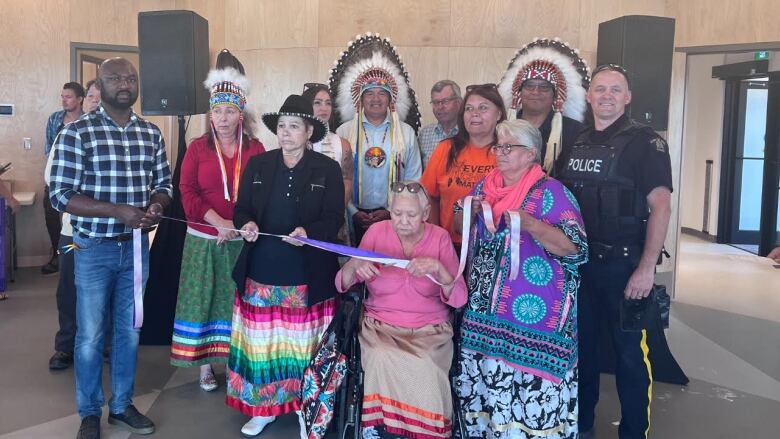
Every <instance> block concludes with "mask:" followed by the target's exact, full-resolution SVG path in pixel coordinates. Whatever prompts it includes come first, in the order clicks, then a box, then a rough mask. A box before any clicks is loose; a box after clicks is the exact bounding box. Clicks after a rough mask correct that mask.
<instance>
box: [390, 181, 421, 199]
mask: <svg viewBox="0 0 780 439" xmlns="http://www.w3.org/2000/svg"><path fill="white" fill-rule="evenodd" d="M404 189H406V190H407V191H409V193H410V194H416V193H419V192H422V193H423V194H424V195H425V196H426V197H427V196H428V192H426V191H425V187H423V185H421V184H420V183H417V182H416V181H413V182H411V183H404V182H403V181H395V182H393V184H391V185H390V190H391V191H393V192H395V193H397V194H400V193H401V192H403V191H404Z"/></svg>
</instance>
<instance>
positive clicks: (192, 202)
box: [179, 135, 265, 236]
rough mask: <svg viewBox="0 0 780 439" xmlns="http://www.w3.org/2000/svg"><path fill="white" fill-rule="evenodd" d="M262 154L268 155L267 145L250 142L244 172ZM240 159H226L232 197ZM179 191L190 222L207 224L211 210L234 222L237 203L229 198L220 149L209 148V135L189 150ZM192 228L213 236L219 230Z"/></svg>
mask: <svg viewBox="0 0 780 439" xmlns="http://www.w3.org/2000/svg"><path fill="white" fill-rule="evenodd" d="M262 152H265V148H264V147H263V144H262V143H260V142H259V141H258V140H257V139H250V141H249V145H246V144H245V145H244V150H243V152H242V155H241V162H242V164H241V172H242V173H243V172H244V170H245V169H246V165H247V163H248V162H249V159H250V158H251V157H252V156H254V155H257V154H260V153H262ZM236 157H237V154H236V155H234V156H233V157H232V158H227V157H223V158H224V159H225V169H226V170H227V180H228V190H229V191H231V194H230V195H231V197H232V195H233V194H232V190H233V166H234V164H235V160H236ZM179 190H180V191H181V204H182V206H183V207H184V213H185V214H186V215H187V220H188V221H194V222H198V223H205V222H206V221H205V220H204V219H203V216H204V215H205V214H206V212H208V211H209V209H214V211H215V212H216V213H217V214H219V216H221V217H222V218H225V219H230V220H232V219H233V208H234V206H235V204H234V203H233V202H231V201H228V200H226V199H225V195H224V190H223V186H222V172H221V171H220V169H219V159H218V158H217V152H216V150H214V149H212V148H209V146H208V136H207V135H204V136H201V137H198V138H197V139H195V140H193V141H192V143H190V146H189V147H188V148H187V153H186V154H185V155H184V161H183V162H182V165H181V180H180V182H179ZM190 227H192V228H193V229H195V230H197V231H199V232H203V233H206V234H209V235H212V236H216V235H217V229H215V228H213V227H205V226H196V225H190Z"/></svg>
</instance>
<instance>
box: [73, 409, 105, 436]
mask: <svg viewBox="0 0 780 439" xmlns="http://www.w3.org/2000/svg"><path fill="white" fill-rule="evenodd" d="M76 439H100V416H95V415H92V416H87V417H86V418H84V419H82V420H81V427H79V434H78V435H77V436H76Z"/></svg>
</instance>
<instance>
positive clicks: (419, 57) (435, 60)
mask: <svg viewBox="0 0 780 439" xmlns="http://www.w3.org/2000/svg"><path fill="white" fill-rule="evenodd" d="M398 54H399V55H401V59H402V60H403V62H404V65H405V66H406V69H407V71H408V72H409V82H410V84H411V86H412V89H413V90H414V91H415V93H416V94H417V104H418V105H419V107H420V113H421V114H422V115H423V124H428V123H433V122H434V121H435V118H434V117H433V111H432V109H431V104H430V101H431V87H432V86H433V84H435V83H436V81H439V80H441V79H450V78H449V77H448V76H447V75H448V74H449V63H450V57H449V49H448V48H447V47H399V48H398ZM458 85H460V84H458ZM461 89H463V87H461ZM461 92H462V93H465V91H463V90H461Z"/></svg>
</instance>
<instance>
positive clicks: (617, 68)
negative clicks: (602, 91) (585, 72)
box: [590, 64, 631, 86]
mask: <svg viewBox="0 0 780 439" xmlns="http://www.w3.org/2000/svg"><path fill="white" fill-rule="evenodd" d="M601 72H618V73H620V74H621V75H623V77H624V78H626V82H627V83H628V85H629V86H630V85H631V81H630V80H629V79H628V70H626V69H625V67H623V66H621V65H620V64H602V65H600V66H598V67H596V69H595V70H594V71H593V73H591V74H590V78H591V80H592V79H593V77H594V76H596V75H597V74H599V73H601Z"/></svg>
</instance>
